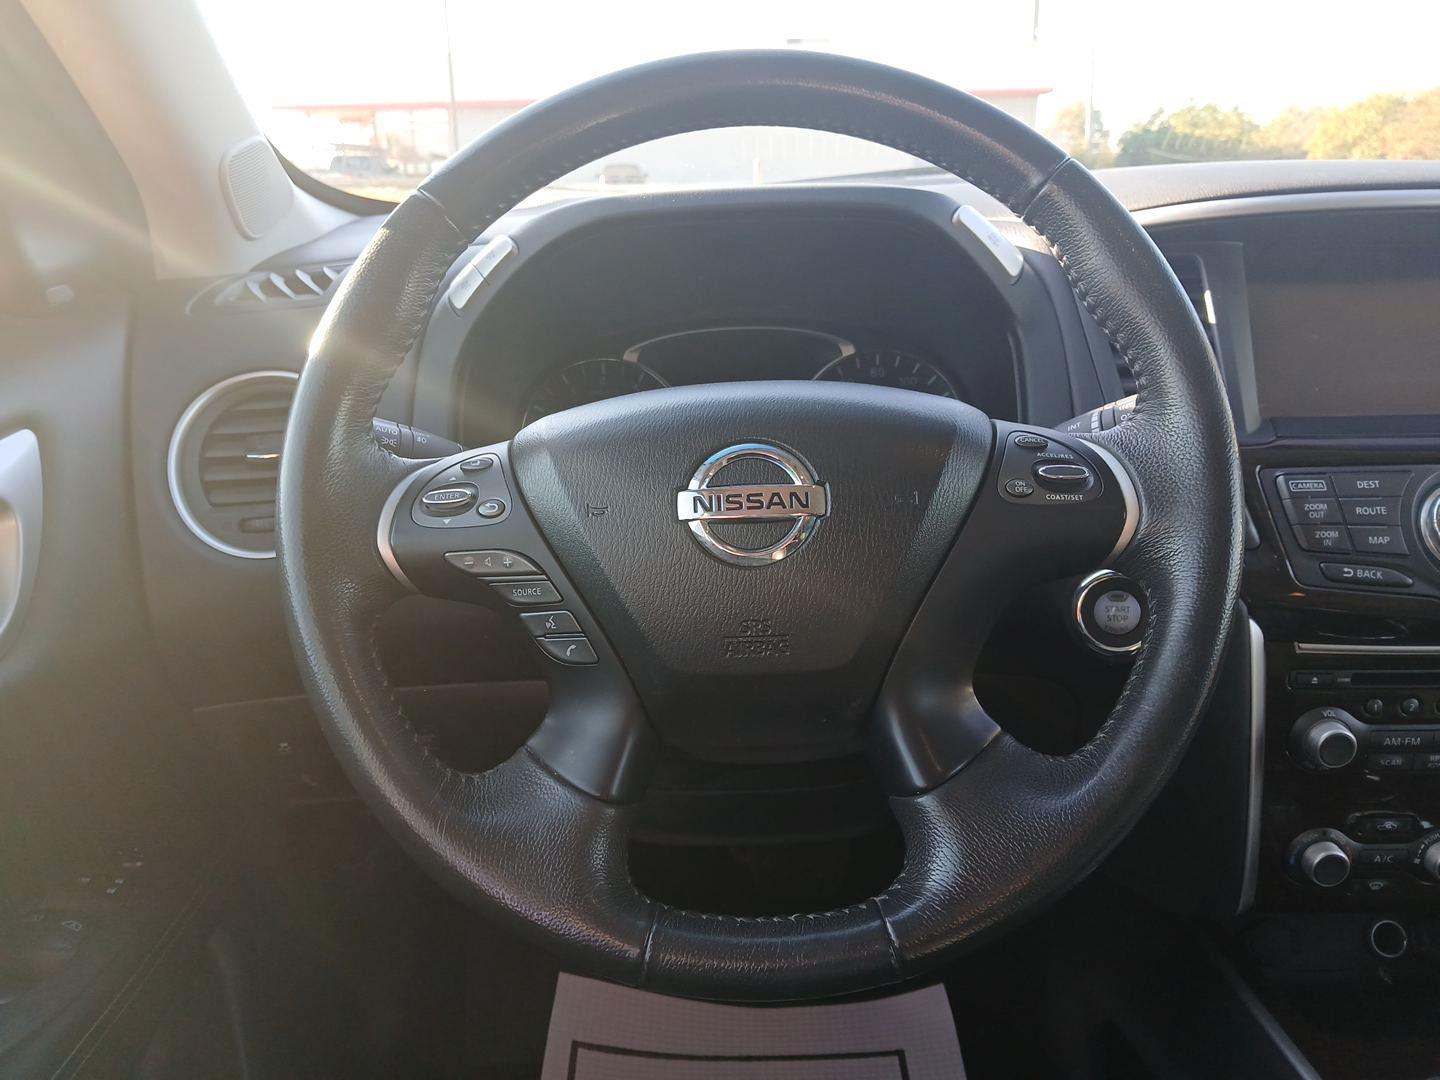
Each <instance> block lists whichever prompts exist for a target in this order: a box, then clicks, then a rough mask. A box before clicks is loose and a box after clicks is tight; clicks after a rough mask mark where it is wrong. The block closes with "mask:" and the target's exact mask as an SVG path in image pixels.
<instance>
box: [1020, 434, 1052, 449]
mask: <svg viewBox="0 0 1440 1080" xmlns="http://www.w3.org/2000/svg"><path fill="white" fill-rule="evenodd" d="M1015 445H1016V446H1023V447H1024V448H1025V449H1026V450H1044V449H1045V448H1046V447H1047V446H1049V445H1050V440H1049V439H1047V438H1045V436H1044V435H1035V434H1033V433H1031V432H1028V431H1022V432H1021V433H1020V434H1019V435H1016V436H1015Z"/></svg>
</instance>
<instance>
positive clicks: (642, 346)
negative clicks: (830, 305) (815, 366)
mask: <svg viewBox="0 0 1440 1080" xmlns="http://www.w3.org/2000/svg"><path fill="white" fill-rule="evenodd" d="M742 330H773V331H777V332H779V333H782V334H804V335H806V336H807V337H818V338H824V339H826V340H827V341H829V342H831V343H832V344H833V345H835V346H836V347H837V348H838V349H839V350H840V355H839V356H837V357H836V358H835V360H843V359H845V357H847V356H854V355H855V345H854V344H853V343H852V342H849V341H846V340H845V339H844V338H842V337H836V336H835V335H834V334H828V333H826V332H825V331H824V330H811V329H808V328H807V327H804V326H749V325H746V326H701V327H697V328H696V329H694V330H676V331H674V332H673V333H669V334H661V335H660V336H659V337H653V338H646V339H645V340H644V341H641V342H638V343H637V344H634V345H631V346H628V347H627V348H626V349H625V351H624V352H623V353H621V354H620V359H622V360H629V361H631V362H632V363H637V364H638V363H640V362H641V360H640V357H641V356H642V355H643V354H644V352H645V350H646V349H648V348H649V347H650V346H651V345H658V344H659V343H660V342H662V341H669V340H671V339H672V338H682V337H692V336H698V335H701V334H715V333H728V332H731V331H742ZM835 360H830V361H827V362H826V365H825V366H826V367H829V366H830V365H831V364H833V363H834V362H835ZM822 370H823V369H822ZM652 374H653V372H652ZM656 378H659V376H656ZM812 378H813V376H812Z"/></svg>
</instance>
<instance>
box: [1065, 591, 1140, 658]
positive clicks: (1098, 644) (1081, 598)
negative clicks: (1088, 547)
mask: <svg viewBox="0 0 1440 1080" xmlns="http://www.w3.org/2000/svg"><path fill="white" fill-rule="evenodd" d="M1111 578H1119V579H1121V580H1128V579H1127V578H1125V575H1124V574H1121V573H1118V572H1117V571H1114V570H1096V571H1095V572H1094V573H1093V574H1091V575H1089V576H1088V577H1087V578H1085V580H1084V581H1082V582H1080V585H1079V587H1078V588H1076V590H1075V601H1074V605H1075V606H1074V608H1073V610H1072V614H1073V615H1074V616H1075V625H1076V626H1077V627H1079V628H1080V633H1081V635H1082V636H1083V637H1084V638H1085V640H1086V641H1088V642H1089V643H1090V644H1091V645H1092V646H1093V647H1095V648H1096V649H1099V650H1100V651H1101V652H1105V653H1110V654H1111V655H1113V656H1130V655H1133V654H1134V653H1137V652H1139V651H1140V646H1141V644H1142V642H1140V641H1138V640H1137V641H1134V642H1132V643H1131V644H1129V645H1107V644H1106V643H1105V642H1103V641H1101V640H1100V639H1099V638H1097V637H1096V636H1095V635H1094V634H1092V633H1090V628H1089V627H1088V626H1086V625H1085V602H1086V600H1087V598H1088V597H1089V595H1090V590H1091V589H1092V588H1093V587H1094V586H1096V585H1098V584H1100V583H1101V582H1102V581H1109V580H1110V579H1111ZM1127 591H1128V590H1127Z"/></svg>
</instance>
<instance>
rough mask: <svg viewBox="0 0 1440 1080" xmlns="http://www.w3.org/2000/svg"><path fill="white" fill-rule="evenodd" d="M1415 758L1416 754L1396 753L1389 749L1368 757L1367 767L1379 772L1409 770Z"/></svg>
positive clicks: (1366, 760)
mask: <svg viewBox="0 0 1440 1080" xmlns="http://www.w3.org/2000/svg"><path fill="white" fill-rule="evenodd" d="M1414 760H1415V755H1414V754H1396V753H1390V752H1389V751H1387V752H1385V753H1381V754H1371V755H1370V756H1369V757H1367V758H1366V759H1365V768H1367V769H1368V770H1370V771H1371V772H1377V773H1392V772H1408V771H1409V770H1410V766H1411V764H1412V763H1413V762H1414Z"/></svg>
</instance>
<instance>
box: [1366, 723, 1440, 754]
mask: <svg viewBox="0 0 1440 1080" xmlns="http://www.w3.org/2000/svg"><path fill="white" fill-rule="evenodd" d="M1369 745H1370V749H1371V750H1429V749H1430V748H1431V747H1432V746H1434V745H1435V736H1434V734H1433V733H1432V732H1429V731H1410V730H1407V729H1405V728H1395V729H1392V728H1385V729H1382V730H1380V731H1372V732H1370V740H1369Z"/></svg>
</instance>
